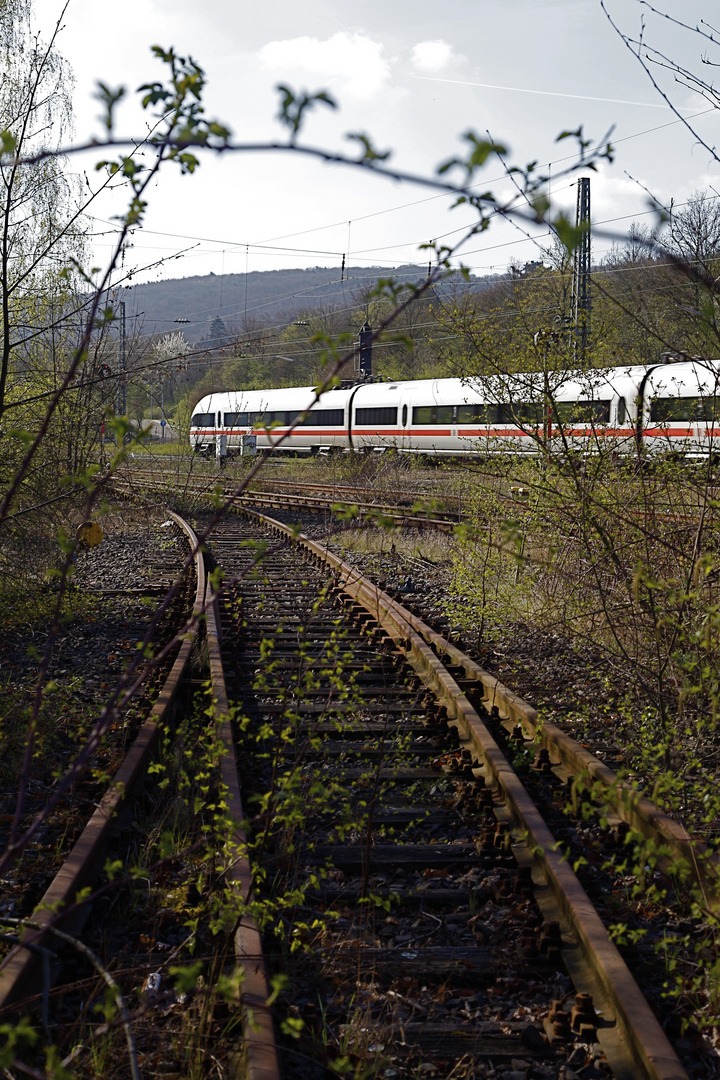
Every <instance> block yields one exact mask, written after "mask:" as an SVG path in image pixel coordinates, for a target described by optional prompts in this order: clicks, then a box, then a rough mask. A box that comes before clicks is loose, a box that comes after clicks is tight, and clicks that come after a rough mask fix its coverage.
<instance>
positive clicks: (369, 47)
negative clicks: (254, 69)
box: [257, 30, 392, 101]
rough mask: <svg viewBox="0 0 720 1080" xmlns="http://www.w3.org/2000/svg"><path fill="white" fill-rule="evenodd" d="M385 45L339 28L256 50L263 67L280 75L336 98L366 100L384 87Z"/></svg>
mask: <svg viewBox="0 0 720 1080" xmlns="http://www.w3.org/2000/svg"><path fill="white" fill-rule="evenodd" d="M383 53H384V46H383V45H382V43H381V42H379V41H373V40H372V39H371V38H369V37H367V36H366V35H365V34H363V33H360V32H356V33H352V34H350V33H347V31H345V30H340V31H338V33H336V34H333V35H332V37H330V38H327V39H326V40H325V41H322V40H321V39H320V38H316V37H309V36H305V37H297V38H289V39H286V40H284V41H270V42H268V44H267V45H264V46H263V47H262V49H260V51H259V52H258V54H257V55H258V60H259V61H260V63H261V64H262V66H263V67H264V68H266V69H267V70H269V71H272V72H273V73H274V74H276V75H277V76H278V77H281V78H288V79H292V78H298V77H299V78H302V79H304V80H306V81H310V83H311V84H312V85H310V86H309V87H306V88H307V89H311V90H315V89H324V88H327V89H330V90H333V91H336V92H337V94H338V96H339V97H341V98H342V97H343V96H349V97H352V98H355V99H357V100H359V101H367V100H368V99H369V98H372V97H374V96H375V95H376V94H377V93H379V92H380V91H382V90H384V89H385V88H386V86H387V83H388V81H389V79H390V66H391V63H392V59H390V60H388V59H386V58H385V56H384V55H383Z"/></svg>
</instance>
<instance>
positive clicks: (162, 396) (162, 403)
mask: <svg viewBox="0 0 720 1080" xmlns="http://www.w3.org/2000/svg"><path fill="white" fill-rule="evenodd" d="M160 427H161V428H162V441H163V442H165V383H164V382H161V383H160Z"/></svg>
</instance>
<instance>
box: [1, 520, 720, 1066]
mask: <svg viewBox="0 0 720 1080" xmlns="http://www.w3.org/2000/svg"><path fill="white" fill-rule="evenodd" d="M201 524H202V523H201ZM183 527H184V528H185V529H186V530H189V531H188V536H189V537H190V538H191V543H193V544H194V543H195V542H194V538H193V537H194V534H193V533H192V530H191V529H190V526H189V525H188V524H187V523H184V525H183ZM291 534H292V530H291V529H289V528H288V527H286V526H283V525H282V524H280V523H279V522H275V521H272V520H271V519H266V518H264V517H263V515H262V514H260V513H259V512H257V511H253V510H252V509H250V508H249V507H248V506H243V507H241V508H240V509H239V512H238V514H237V515H228V516H227V517H226V518H225V519H224V520H223V521H222V522H221V523H220V524H218V525H217V526H216V527H215V529H214V531H213V533H212V538H211V551H212V559H213V560H214V563H215V564H216V565H217V566H219V567H220V568H221V569H222V571H223V574H224V576H225V579H226V582H227V585H226V586H225V587H224V588H223V589H222V591H221V596H220V599H219V600H218V597H217V596H214V595H213V593H212V591H211V590H210V589H208V591H207V592H206V591H205V579H204V574H203V570H202V566H201V565H200V563H198V574H197V591H196V596H195V611H196V613H197V612H198V611H199V610H200V609H201V608H204V610H205V613H206V621H207V657H208V666H209V669H210V674H211V678H212V696H213V700H214V703H215V714H216V716H217V717H218V729H217V733H218V738H219V742H220V744H222V746H223V747H224V750H223V751H222V752H221V753H219V755H218V756H219V765H218V770H219V774H218V778H217V779H218V782H219V783H220V785H221V786H220V795H221V797H222V801H223V805H224V806H226V808H227V814H228V816H229V819H230V822H231V828H230V830H229V832H228V833H227V834H225V836H224V839H223V841H222V849H221V850H220V849H219V850H218V851H217V852H214V853H213V861H214V865H215V870H214V874H215V878H214V886H215V893H216V894H218V895H220V894H221V895H222V897H223V899H222V906H223V911H224V913H225V914H224V916H223V917H224V918H225V920H226V921H227V919H228V918H231V916H232V918H231V922H232V923H233V926H234V929H233V935H232V938H233V951H234V957H235V963H236V965H237V968H238V970H240V971H241V972H242V973H243V979H244V981H242V982H241V983H240V984H239V986H238V994H237V1004H239V1005H240V1020H239V1023H240V1025H241V1034H235V1035H234V1036H233V1039H232V1040H231V1041H232V1043H233V1045H234V1047H235V1049H231V1050H229V1051H227V1060H225V1061H224V1064H223V1069H226V1070H228V1071H229V1074H230V1075H241V1074H242V1075H246V1076H248V1077H250V1080H272V1078H274V1077H276V1076H277V1077H279V1076H283V1077H285V1078H289V1077H298V1078H301V1077H302V1078H303V1080H305V1078H307V1080H312V1078H313V1077H315V1076H317V1077H320V1076H327V1075H328V1069H329V1068H334V1069H335V1071H336V1072H338V1071H339V1072H341V1073H342V1072H343V1071H345V1072H349V1073H350V1074H351V1075H360V1074H362V1073H365V1074H369V1075H380V1076H388V1077H392V1076H397V1077H405V1076H407V1077H410V1076H413V1077H414V1076H418V1075H430V1076H449V1075H451V1074H452V1075H454V1076H468V1077H469V1076H484V1075H492V1071H493V1070H494V1071H495V1074H499V1075H504V1074H507V1075H511V1076H512V1077H513V1080H515V1078H516V1077H520V1076H528V1077H529V1076H533V1077H539V1076H542V1077H553V1076H557V1077H559V1076H561V1075H565V1073H564V1072H563V1070H564V1069H567V1068H570V1069H572V1070H573V1071H575V1072H576V1075H588V1076H590V1075H596V1073H599V1074H600V1075H603V1074H604V1072H606V1071H608V1070H612V1073H613V1075H615V1076H616V1077H623V1078H624V1077H628V1078H629V1077H647V1078H654V1080H660V1078H663V1080H682V1078H685V1077H687V1075H688V1074H687V1073H686V1071H685V1070H684V1069H683V1066H682V1065H681V1063H680V1061H679V1060H678V1058H677V1056H676V1054H675V1052H674V1050H673V1048H672V1046H671V1045H670V1042H669V1041H668V1039H667V1037H666V1035H665V1034H664V1032H663V1030H662V1028H661V1026H660V1024H659V1023H658V1021H657V1019H656V1018H655V1016H654V1014H653V1011H652V1010H651V1008H650V1006H649V1005H648V1003H647V1001H646V999H645V997H644V996H643V994H642V993H641V991H640V989H639V988H638V986H637V984H636V983H635V980H634V979H633V977H632V975H631V974H630V972H629V970H628V968H627V966H626V965H625V963H624V961H623V959H622V957H621V956H620V954H619V952H618V951H617V949H616V948H615V946H614V945H613V944H612V943H611V941H610V939H609V938H608V935H607V932H606V930H605V927H604V925H603V922H602V920H601V918H600V917H599V915H598V913H597V912H596V910H595V908H594V906H593V904H592V902H591V900H590V899H589V897H588V895H587V893H586V892H585V890H584V889H583V888H582V886H581V884H580V882H579V881H578V879H577V877H576V876H575V874H574V873H573V871H572V869H571V867H570V866H569V864H568V862H567V860H566V859H565V858H564V857H563V855H562V854H561V852H560V850H559V848H558V844H557V843H556V842H555V839H554V837H553V835H552V832H551V829H550V827H549V826H548V825H547V824H546V822H545V821H544V820H543V817H542V815H541V814H540V812H539V810H538V809H537V807H536V806H535V804H534V803H533V801H532V799H531V797H530V795H529V794H528V791H527V789H526V787H525V786H524V785H523V783H522V782H521V780H520V779H519V777H518V776H517V774H516V773H515V771H514V770H513V768H512V766H511V764H510V762H509V760H508V756H507V755H506V754H505V753H503V750H502V748H501V745H500V743H501V742H503V738H502V737H500V736H498V733H497V731H496V732H495V736H496V737H493V733H491V730H490V727H489V725H493V724H494V725H495V727H496V728H497V729H498V730H499V731H500V732H502V725H503V723H504V724H505V726H506V727H507V729H508V731H509V734H510V736H511V738H509V739H505V740H504V741H505V743H506V745H507V746H512V745H517V744H518V741H519V742H520V745H522V743H523V742H524V740H525V739H526V738H528V739H530V738H532V739H533V740H534V743H535V742H538V743H539V745H538V747H537V749H538V750H539V753H538V755H537V761H536V768H535V773H536V774H537V776H538V777H540V778H542V777H544V776H546V775H547V773H548V772H549V771H550V770H554V771H555V773H557V778H558V779H559V780H561V781H567V780H568V779H570V780H571V781H572V782H576V781H577V780H578V778H580V779H581V780H582V781H583V782H586V781H588V779H589V780H590V781H591V782H592V783H594V784H596V785H604V788H605V792H606V798H607V800H609V801H610V800H612V801H613V805H614V812H615V814H616V817H617V822H618V825H619V824H620V823H625V824H626V825H629V826H630V827H631V828H632V829H633V830H637V831H638V832H639V833H643V834H645V835H650V834H652V835H653V836H656V837H657V836H662V837H663V840H664V842H667V843H668V844H669V845H671V846H672V845H673V844H674V845H676V846H675V848H674V849H673V850H674V851H675V853H676V854H677V856H678V857H679V858H683V859H685V860H686V861H687V862H688V863H689V864H691V865H692V866H695V867H700V866H702V871H701V873H702V875H703V878H702V880H703V882H704V885H705V887H706V888H707V889H708V891H710V890H715V891H716V889H717V881H716V867H715V864H714V863H713V861H712V859H711V857H710V856H709V855H708V854H707V853H705V852H703V851H702V850H701V849H700V848H698V846H697V845H696V844H695V842H694V841H693V840H692V839H691V838H690V837H688V836H687V834H685V833H684V832H683V830H682V829H680V827H679V826H677V823H675V822H670V821H669V819H665V818H664V817H663V815H661V814H660V813H659V812H658V811H657V810H656V809H655V808H654V807H652V805H651V804H647V805H646V801H645V800H642V799H640V798H639V797H638V796H637V793H633V792H632V791H629V790H627V789H625V788H623V787H622V786H621V785H618V784H617V783H616V782H615V780H614V778H613V776H612V774H611V773H610V770H607V769H606V768H605V767H604V766H602V765H601V763H599V762H598V761H597V759H596V758H593V756H592V755H589V754H588V753H587V751H584V750H583V748H581V747H578V746H577V744H575V743H573V740H571V739H569V738H568V737H567V736H566V735H564V733H563V732H561V731H559V729H558V730H556V729H553V727H552V725H547V724H546V725H545V726H544V727H543V729H542V731H541V732H540V731H538V725H537V717H536V716H535V715H534V712H533V710H532V709H531V708H530V707H529V706H528V705H527V704H526V703H525V702H522V701H521V700H520V699H519V698H517V697H516V696H515V695H513V694H512V692H511V691H509V690H508V689H507V688H505V687H504V686H502V684H501V683H499V681H498V680H497V679H495V678H493V677H492V676H490V675H488V674H487V673H486V672H484V671H483V670H482V669H481V668H479V666H478V665H477V664H475V663H474V662H473V661H472V660H470V658H468V657H466V656H464V654H462V653H461V652H460V651H459V650H457V649H456V648H454V647H453V646H451V645H449V643H448V642H447V641H446V639H444V638H442V637H441V636H440V635H438V634H437V633H435V631H433V629H432V628H431V627H430V626H428V625H427V624H426V623H424V622H423V621H422V620H420V619H419V618H417V617H416V616H414V615H412V613H411V612H409V611H408V610H407V609H405V608H404V607H403V606H402V605H401V604H399V603H397V602H396V601H394V600H392V599H391V598H390V597H389V596H387V595H386V594H384V593H383V592H382V591H381V590H379V589H378V588H377V587H376V586H375V585H373V584H372V583H371V582H370V581H368V580H367V579H364V578H362V577H361V576H360V575H359V574H358V573H357V571H356V570H354V569H353V568H352V567H349V566H347V565H345V564H343V563H342V562H341V561H340V560H339V559H338V558H337V557H336V556H334V555H332V554H331V553H330V552H328V551H327V550H326V549H325V548H324V546H322V545H320V544H318V543H317V542H315V541H310V540H307V539H303V538H301V539H300V540H297V538H294V539H291ZM214 580H215V579H214V578H211V581H214ZM191 648H192V643H191V642H190V640H189V639H188V640H187V641H186V642H184V644H183V649H184V650H185V651H186V652H189V650H190V649H191ZM179 659H180V658H179V657H178V660H176V663H175V668H174V671H175V680H176V681H175V689H173V688H172V683H171V684H170V685H169V687H168V688H167V689H163V691H162V693H161V695H160V699H159V701H158V704H157V706H156V707H155V709H154V710H153V715H152V716H151V717H149V720H148V722H149V723H150V724H151V725H153V724H154V725H156V727H157V723H158V719H159V716H158V714H157V713H156V711H155V710H156V709H159V710H162V709H164V708H166V707H167V706H168V704H169V701H170V700H171V698H172V695H173V694H174V693H175V692H176V689H177V681H178V680H179V678H180V675H179V674H178V671H177V670H176V669H177V668H178V662H179ZM195 681H196V682H197V681H198V680H195ZM519 727H520V728H521V729H522V730H518V728H519ZM513 740H515V742H513ZM534 743H533V745H534ZM139 771H142V766H141V767H140V769H139ZM113 791H114V792H115V795H117V794H118V793H121V794H122V796H123V798H124V797H125V793H126V784H125V782H124V781H123V782H122V783H119V782H118V778H116V781H115V784H114V785H111V788H110V791H109V794H108V796H107V797H106V800H104V802H103V805H102V806H101V808H100V811H99V814H100V817H101V818H102V819H103V821H104V823H105V825H106V826H107V824H108V823H109V822H112V820H113V819H114V817H115V815H116V814H117V809H116V806H115V804H113V803H112V802H111V801H108V799H109V798H110V796H111V795H112V793H113ZM91 824H92V823H91ZM89 827H90V826H89ZM86 831H87V830H86ZM619 831H620V833H621V837H622V829H619ZM208 842H209V843H211V844H214V843H216V840H215V839H214V834H213V838H211V839H210V840H209V841H208ZM73 862H74V863H75V864H77V867H78V872H79V875H80V876H79V877H78V878H77V879H75V884H74V885H72V886H71V887H70V888H69V890H68V889H67V877H68V873H69V871H70V869H71V866H72V864H73ZM96 864H97V854H95V855H94V856H93V855H92V853H91V850H90V847H89V846H85V848H83V846H82V845H81V846H80V848H78V849H77V850H75V851H74V852H73V855H72V856H71V859H70V860H69V864H68V866H67V867H65V868H64V869H63V871H61V873H60V875H59V876H58V880H61V879H62V880H65V882H66V892H65V893H63V894H62V896H60V894H58V895H57V896H56V895H55V893H52V903H53V904H55V905H57V904H58V902H59V904H60V908H61V909H62V907H63V906H64V905H66V904H67V901H68V899H70V898H71V897H72V896H74V895H75V892H76V891H77V888H78V885H79V883H80V882H81V881H82V882H85V881H87V880H89V879H90V878H91V875H92V873H93V866H94V865H96ZM699 872H700V871H699ZM54 910H55V911H57V910H58V907H57V906H55V908H54ZM233 913H234V914H233ZM73 914H77V911H76V910H74V911H73ZM35 919H36V920H41V922H42V923H43V925H47V924H48V923H51V922H52V923H53V925H54V924H55V923H54V920H55V916H53V915H52V914H51V913H50V912H49V911H45V912H44V913H43V912H42V911H39V912H36V913H35ZM73 930H74V932H76V933H78V932H79V925H76V924H73ZM32 933H33V935H34V936H33V937H32V938H31V939H29V943H30V944H38V943H42V941H43V940H44V939H43V938H42V930H41V929H37V930H34V931H33V932H32ZM26 943H27V941H26ZM38 957H39V954H38V953H37V952H34V953H33V952H31V951H30V950H28V949H27V948H20V947H19V948H17V949H16V950H15V952H14V954H13V956H12V963H13V964H14V965H15V967H14V969H13V968H12V965H11V964H7V963H6V965H5V968H4V969H3V970H2V971H1V972H0V1003H2V1005H3V1006H5V1007H6V1008H7V1007H9V1006H11V1005H14V1004H15V1005H16V1004H17V1003H18V1002H19V1001H21V1000H22V999H23V998H24V997H26V996H27V994H28V993H29V992H30V991H29V987H30V981H31V978H33V977H34V979H35V982H36V983H37V969H38V966H39V964H38ZM138 962H139V961H138ZM158 963H159V961H158V958H157V955H154V956H152V957H151V958H150V960H149V964H150V966H151V967H153V968H156V967H157V966H158ZM33 966H35V971H34V972H31V968H32V967H33ZM21 968H22V970H23V972H24V974H21V975H17V974H13V976H12V977H11V975H10V971H11V970H13V971H14V972H15V973H17V972H18V971H19V970H20V969H21ZM566 971H567V972H569V973H570V976H571V977H572V984H571V982H570V980H569V979H568V978H567V975H566V974H565V972H566ZM145 976H146V977H149V976H148V970H147V967H146V970H145ZM138 978H139V976H138V968H137V966H135V967H133V969H132V979H133V981H134V984H137V982H138ZM41 982H42V980H41ZM271 988H272V990H273V995H272V997H273V1000H274V1006H273V1008H272V1009H271V1008H270V1007H269V1005H268V1000H269V998H270V989H271ZM40 992H41V995H43V994H44V997H45V999H46V1000H47V997H48V992H47V985H46V986H45V989H44V991H43V990H42V989H41V991H40ZM180 1004H182V1003H180ZM222 1007H223V1008H224V1006H222ZM143 1008H145V1012H143V1013H142V1015H143V1017H144V1020H143V1021H142V1023H143V1024H144V1027H143V1031H144V1032H145V1035H146V1036H148V1037H151V1034H152V1030H153V1028H152V1026H150V1027H148V1015H147V1009H146V1007H143ZM141 1012H142V1010H141ZM150 1020H152V1016H150ZM220 1020H221V1021H222V1016H221V1017H220ZM224 1022H225V1021H223V1023H224ZM157 1023H158V1025H160V1020H159V1019H158V1021H157ZM221 1042H222V1044H223V1046H224V1047H225V1050H227V1043H228V1040H227V1039H224V1040H218V1045H220V1043H221ZM593 1069H594V1070H595V1072H589V1071H587V1070H593ZM473 1070H475V1071H473ZM582 1070H585V1072H583V1071H582ZM207 1075H210V1073H209V1071H208V1072H207ZM217 1075H221V1073H217ZM222 1075H225V1073H222Z"/></svg>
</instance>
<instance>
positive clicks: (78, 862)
mask: <svg viewBox="0 0 720 1080" xmlns="http://www.w3.org/2000/svg"><path fill="white" fill-rule="evenodd" d="M171 516H172V518H173V520H174V521H175V523H176V524H177V525H179V526H180V528H181V529H182V530H183V531H184V533H185V534H186V536H187V538H188V541H189V543H190V545H191V550H192V551H194V553H195V559H194V562H195V571H196V581H197V586H196V590H195V602H194V605H193V615H194V616H195V618H196V619H197V618H198V617H199V616H200V614H201V612H202V609H203V604H204V602H205V566H204V563H203V560H202V556H201V554H200V551H199V547H198V540H197V537H196V536H195V533H194V532H193V530H192V529H191V528H190V526H189V525H188V524H187V522H185V521H184V520H183V519H182V518H180V517H178V516H177V514H171ZM196 627H197V624H196ZM195 635H196V629H195V630H193V632H192V633H189V634H187V635H185V637H184V639H183V641H182V642H181V644H180V649H179V650H178V654H177V656H176V658H175V661H174V663H173V666H172V669H171V671H170V674H169V675H168V677H167V679H166V680H165V684H164V686H163V688H162V690H161V692H160V695H159V697H158V699H157V701H156V702H155V704H154V705H153V707H152V709H151V711H150V714H149V716H148V718H147V719H146V720H145V722H144V723H143V725H142V727H141V728H140V731H139V732H138V734H137V737H136V739H135V741H134V743H133V744H132V746H131V747H130V749H129V751H128V752H127V754H126V755H125V758H124V759H123V762H122V764H121V765H120V768H119V769H118V771H117V773H116V774H115V777H114V779H113V781H112V783H111V784H110V787H109V788H108V790H107V792H106V793H105V795H104V797H103V799H102V802H101V803H100V806H99V807H98V808H97V810H96V811H95V813H94V814H93V815H92V817H91V818H90V820H89V821H88V823H87V825H86V826H85V828H84V829H83V832H82V834H81V835H80V837H79V839H78V840H77V841H76V843H75V845H74V847H73V848H72V850H71V852H70V854H69V856H68V858H67V859H66V861H65V862H64V864H63V865H62V867H61V868H60V870H59V871H58V873H57V874H56V876H55V877H54V879H53V881H52V882H51V884H50V885H49V887H48V889H47V891H46V892H45V894H44V896H43V897H42V900H41V901H40V904H39V905H38V907H37V908H36V910H35V911H34V912H33V914H32V916H31V921H32V922H33V923H39V924H40V925H41V926H47V925H48V924H50V922H52V923H53V925H61V926H63V928H64V929H65V930H68V929H69V930H71V931H72V932H77V931H78V930H80V929H81V928H82V927H83V925H84V924H85V922H86V921H87V918H88V916H89V914H90V911H89V907H88V905H87V904H80V905H76V902H75V898H76V896H77V894H78V893H79V892H80V890H81V889H83V888H84V886H85V885H86V884H87V883H88V882H89V881H90V880H91V879H92V878H93V876H94V875H95V874H96V873H97V870H98V869H99V866H100V863H101V859H102V855H103V852H104V849H105V845H106V842H107V839H108V835H109V833H110V830H111V829H112V827H113V824H114V823H115V821H116V819H117V815H118V813H119V811H120V810H121V808H122V806H123V804H124V803H125V802H126V801H127V798H128V796H129V794H130V793H131V792H132V790H133V788H134V787H135V786H136V785H137V783H138V781H139V780H140V779H141V778H142V777H143V776H144V774H145V770H146V768H147V766H148V764H149V761H150V758H151V756H152V753H153V751H154V749H155V746H156V744H157V742H158V737H159V733H160V729H161V726H162V724H163V722H164V721H165V719H166V717H167V716H168V715H169V711H170V708H171V706H172V704H173V701H174V699H175V695H176V693H177V690H178V686H179V685H180V679H181V678H182V675H183V672H184V670H185V666H186V664H187V661H188V659H189V657H190V653H191V651H192V648H193V645H194V642H195ZM64 909H69V911H68V914H67V915H65V916H63V915H62V911H63V910H64ZM58 912H60V913H61V914H59V915H58V914H57V913H58ZM43 934H44V931H43V930H35V931H32V932H31V933H27V934H26V941H27V942H28V944H29V945H31V946H32V945H38V944H39V943H40V942H41V940H42V938H43ZM39 967H40V959H39V956H38V953H37V952H33V951H30V949H28V948H25V946H24V945H17V946H15V947H14V948H13V949H11V951H10V952H9V953H8V955H7V957H6V958H5V960H4V962H3V964H2V965H0V1013H2V1012H3V1011H4V1010H6V1009H9V1008H11V1007H13V1006H15V1005H17V1004H18V1003H19V1002H20V1001H22V1000H23V998H25V997H26V996H28V994H30V993H32V992H33V988H34V986H35V985H36V983H37V979H38V974H39Z"/></svg>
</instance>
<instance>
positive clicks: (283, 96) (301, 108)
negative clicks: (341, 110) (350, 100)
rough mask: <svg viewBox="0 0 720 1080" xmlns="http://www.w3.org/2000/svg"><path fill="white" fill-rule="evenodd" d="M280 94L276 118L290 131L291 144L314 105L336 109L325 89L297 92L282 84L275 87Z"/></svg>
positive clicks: (335, 104) (333, 101)
mask: <svg viewBox="0 0 720 1080" xmlns="http://www.w3.org/2000/svg"><path fill="white" fill-rule="evenodd" d="M275 89H276V90H277V92H278V94H279V95H280V108H279V111H278V114H277V118H278V120H279V121H280V123H281V124H283V125H284V126H285V127H286V128H287V129H288V130H289V132H290V143H291V145H292V144H293V143H294V142H295V140H296V138H297V136H298V135H299V134H300V130H301V128H302V126H303V124H304V122H305V117H306V114H307V113H308V112H309V111H310V110H311V109H314V108H315V106H316V105H327V107H328V108H329V109H336V108H337V103H336V102H335V100H334V99H333V98H332V97H331V96H330V94H328V93H327V91H325V90H320V91H319V92H318V93H316V94H309V93H308V92H307V91H306V90H301V91H300V92H299V93H297V92H296V91H295V90H292V89H291V88H290V87H289V86H283V85H282V84H280V85H278V86H276V87H275Z"/></svg>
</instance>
